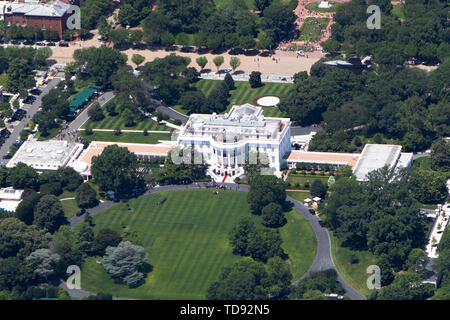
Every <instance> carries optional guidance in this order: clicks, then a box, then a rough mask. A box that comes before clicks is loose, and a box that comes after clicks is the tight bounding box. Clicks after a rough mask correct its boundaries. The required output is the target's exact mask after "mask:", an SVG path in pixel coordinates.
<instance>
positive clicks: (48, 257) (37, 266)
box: [25, 249, 60, 280]
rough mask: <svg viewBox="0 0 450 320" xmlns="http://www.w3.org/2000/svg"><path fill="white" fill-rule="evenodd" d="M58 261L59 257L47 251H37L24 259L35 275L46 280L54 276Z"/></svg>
mask: <svg viewBox="0 0 450 320" xmlns="http://www.w3.org/2000/svg"><path fill="white" fill-rule="evenodd" d="M59 259H60V257H59V255H58V254H56V253H52V252H51V251H50V250H49V249H37V250H35V251H33V252H32V253H31V254H30V255H29V256H28V257H26V258H25V261H27V262H28V263H30V265H31V268H32V269H33V270H34V273H35V274H37V275H38V276H40V277H42V278H44V279H45V280H47V279H48V277H50V276H52V275H54V274H55V268H56V264H57V263H58V261H59Z"/></svg>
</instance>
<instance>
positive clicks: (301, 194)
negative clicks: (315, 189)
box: [286, 191, 313, 203]
mask: <svg viewBox="0 0 450 320" xmlns="http://www.w3.org/2000/svg"><path fill="white" fill-rule="evenodd" d="M286 194H287V195H288V196H289V197H292V198H294V199H295V200H297V201H298V202H300V203H303V201H304V200H305V199H306V198H310V199H312V198H313V196H311V194H310V193H309V192H305V191H287V192H286Z"/></svg>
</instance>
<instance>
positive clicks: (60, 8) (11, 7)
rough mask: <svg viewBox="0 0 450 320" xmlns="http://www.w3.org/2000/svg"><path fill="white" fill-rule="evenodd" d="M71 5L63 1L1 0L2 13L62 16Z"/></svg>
mask: <svg viewBox="0 0 450 320" xmlns="http://www.w3.org/2000/svg"><path fill="white" fill-rule="evenodd" d="M69 8H70V5H69V4H67V3H64V2H62V1H54V2H50V3H41V2H39V1H31V0H26V1H25V2H17V1H16V2H10V1H0V14H2V15H3V12H4V13H5V14H23V15H25V16H42V17H62V16H64V15H65V14H66V12H67V10H69Z"/></svg>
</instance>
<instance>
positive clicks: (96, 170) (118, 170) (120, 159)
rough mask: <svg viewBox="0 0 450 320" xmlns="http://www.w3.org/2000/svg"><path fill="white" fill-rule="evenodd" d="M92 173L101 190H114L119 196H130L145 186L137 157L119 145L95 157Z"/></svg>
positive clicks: (106, 149)
mask: <svg viewBox="0 0 450 320" xmlns="http://www.w3.org/2000/svg"><path fill="white" fill-rule="evenodd" d="M91 172H92V176H93V178H94V179H95V182H96V183H97V184H98V186H99V187H100V189H101V190H104V191H110V190H112V191H114V192H115V193H116V194H117V195H126V194H129V193H131V192H133V191H134V190H136V189H138V188H140V187H142V185H143V180H142V177H141V175H140V173H139V170H138V161H137V157H136V155H135V154H133V153H131V152H130V151H129V150H128V149H127V148H120V147H118V146H117V145H112V146H108V147H106V148H105V149H104V150H103V152H102V154H101V155H99V156H95V157H93V159H92V169H91Z"/></svg>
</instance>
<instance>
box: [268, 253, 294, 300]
mask: <svg viewBox="0 0 450 320" xmlns="http://www.w3.org/2000/svg"><path fill="white" fill-rule="evenodd" d="M266 271H267V280H266V287H268V288H269V294H270V295H271V296H279V295H280V294H282V293H283V292H286V291H287V290H288V288H289V286H290V285H291V281H292V273H291V268H290V266H289V264H288V263H287V261H285V260H283V259H281V258H280V257H273V258H270V259H269V260H268V261H267V265H266Z"/></svg>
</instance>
